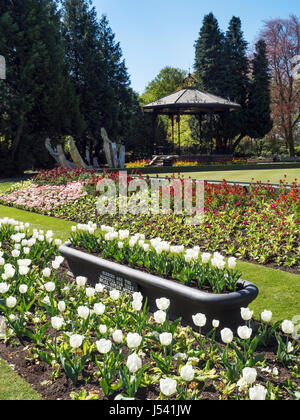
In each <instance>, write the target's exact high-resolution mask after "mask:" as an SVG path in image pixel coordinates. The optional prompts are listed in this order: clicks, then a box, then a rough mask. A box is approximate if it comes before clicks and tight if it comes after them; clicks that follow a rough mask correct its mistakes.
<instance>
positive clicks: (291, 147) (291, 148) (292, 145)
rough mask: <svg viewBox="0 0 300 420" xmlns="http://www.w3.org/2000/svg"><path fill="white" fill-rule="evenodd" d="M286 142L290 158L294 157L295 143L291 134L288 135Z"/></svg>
mask: <svg viewBox="0 0 300 420" xmlns="http://www.w3.org/2000/svg"><path fill="white" fill-rule="evenodd" d="M287 142H288V145H289V152H290V157H295V142H294V136H293V134H292V133H291V134H290V135H289V137H288V139H287Z"/></svg>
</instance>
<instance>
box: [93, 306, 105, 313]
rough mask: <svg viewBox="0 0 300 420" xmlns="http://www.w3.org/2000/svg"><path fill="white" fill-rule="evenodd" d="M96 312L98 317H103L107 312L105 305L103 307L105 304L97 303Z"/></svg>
mask: <svg viewBox="0 0 300 420" xmlns="http://www.w3.org/2000/svg"><path fill="white" fill-rule="evenodd" d="M94 311H95V314H96V315H103V314H104V312H105V305H103V303H95V305H94Z"/></svg>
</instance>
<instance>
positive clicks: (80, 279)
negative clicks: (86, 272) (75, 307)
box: [76, 276, 87, 287]
mask: <svg viewBox="0 0 300 420" xmlns="http://www.w3.org/2000/svg"><path fill="white" fill-rule="evenodd" d="M86 282H87V278H86V277H84V276H78V277H76V284H77V286H79V287H84V286H85V285H86Z"/></svg>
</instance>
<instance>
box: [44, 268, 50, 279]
mask: <svg viewBox="0 0 300 420" xmlns="http://www.w3.org/2000/svg"><path fill="white" fill-rule="evenodd" d="M42 275H43V276H44V277H50V276H51V270H50V268H48V267H46V268H44V270H43V271H42Z"/></svg>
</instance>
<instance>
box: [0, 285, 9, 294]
mask: <svg viewBox="0 0 300 420" xmlns="http://www.w3.org/2000/svg"><path fill="white" fill-rule="evenodd" d="M9 288H10V285H9V284H7V283H0V293H1V294H5V293H7V292H8V290H9Z"/></svg>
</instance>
